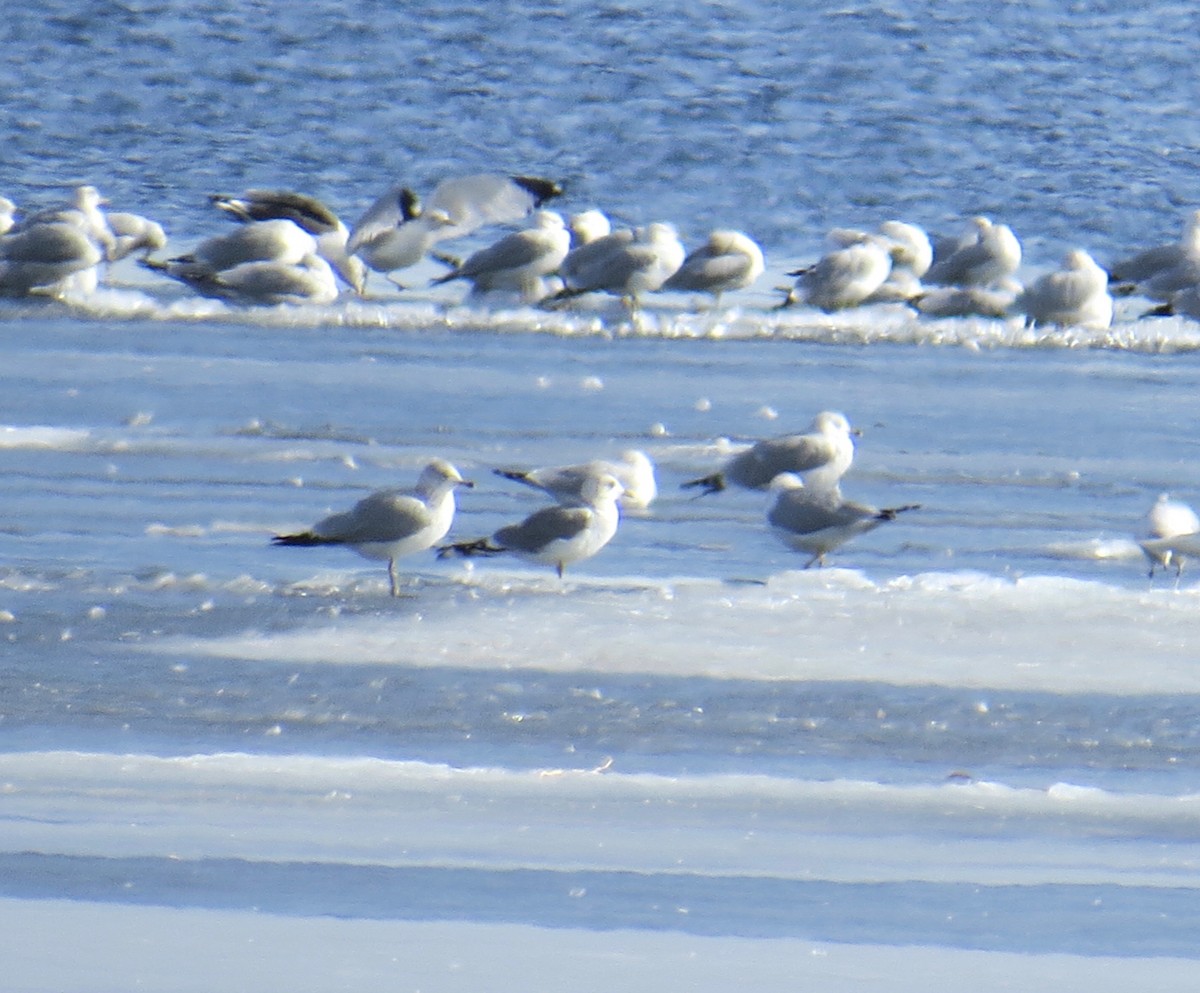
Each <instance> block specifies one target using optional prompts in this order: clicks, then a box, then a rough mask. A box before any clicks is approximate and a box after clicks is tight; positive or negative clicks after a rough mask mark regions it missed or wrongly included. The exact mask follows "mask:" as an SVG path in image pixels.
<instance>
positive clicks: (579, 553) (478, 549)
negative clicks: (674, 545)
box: [438, 473, 622, 579]
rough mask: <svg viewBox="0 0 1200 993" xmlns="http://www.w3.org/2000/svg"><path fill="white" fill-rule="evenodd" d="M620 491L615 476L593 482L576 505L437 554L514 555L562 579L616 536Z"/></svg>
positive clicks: (552, 510) (545, 510)
mask: <svg viewBox="0 0 1200 993" xmlns="http://www.w3.org/2000/svg"><path fill="white" fill-rule="evenodd" d="M621 493H622V488H621V484H620V482H619V481H618V480H617V478H616V477H615V476H612V475H609V474H608V473H601V474H600V475H598V476H589V477H588V478H587V479H586V480H585V482H584V484H583V489H582V492H581V494H580V501H579V503H578V504H575V505H572V506H563V505H561V504H555V505H554V506H551V507H543V508H542V509H541V510H538V511H535V512H534V513H533V514H530V515H529V516H528V517H526V518H525V520H523V521H521V522H520V523H519V524H510V525H508V526H506V527H502V528H500V530H499V531H497V532H495V534H493V535H492V536H491V537H490V538H477V539H476V540H475V541H464V542H460V543H458V544H454V545H445V546H443V547H442V548H439V549H438V556H439V557H442V558H444V557H446V556H447V555H455V554H457V555H465V556H470V555H499V554H501V553H502V552H512V553H513V554H514V555H517V556H519V557H520V558H523V559H525V560H526V561H529V562H535V563H537V564H539V565H552V566H554V568H555V571H556V572H557V573H558V576H559V578H560V579H561V578H562V576H563V573H564V572H565V571H566V568H567V566H568V565H571V564H572V563H575V562H579V561H581V560H583V559H587V558H591V557H592V556H593V555H595V554H596V553H597V552H598V551H600V549H602V548H603V547H604V546H605V545H607V544H608V543H609V541H611V540H612V537H613V535H615V534H616V533H617V524H618V523H619V522H620V511H619V510H618V509H617V500H618V499H619V498H620V496H621Z"/></svg>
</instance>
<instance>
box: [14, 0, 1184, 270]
mask: <svg viewBox="0 0 1200 993" xmlns="http://www.w3.org/2000/svg"><path fill="white" fill-rule="evenodd" d="M1196 18H1197V15H1196V13H1195V11H1194V10H1192V8H1191V7H1190V6H1189V5H1187V4H1165V3H1164V4H1150V5H1146V6H1143V7H1141V8H1138V9H1135V10H1131V9H1130V8H1129V6H1128V5H1126V4H1119V3H1096V4H1088V5H1086V6H1076V7H1071V8H1067V9H1063V8H1062V7H1061V6H1060V5H1058V4H1034V5H1029V4H1000V5H987V4H981V3H956V4H953V5H949V6H947V5H945V4H938V3H915V2H904V3H894V4H889V5H883V6H880V5H873V4H857V5H856V4H826V3H822V4H807V5H803V6H796V5H794V4H788V3H770V2H765V3H682V2H666V3H661V4H655V5H653V6H650V7H643V6H639V5H629V4H625V5H622V4H605V3H598V4H593V3H587V4H584V3H563V4H559V3H523V4H510V3H490V4H480V5H474V4H461V5H458V4H419V5H418V4H407V3H399V4H392V3H381V2H364V3H358V4H353V5H347V4H343V3H340V2H320V0H318V2H315V3H311V4H304V5H303V6H299V5H295V6H289V5H287V4H282V3H261V4H235V3H220V2H210V3H176V2H147V3H138V2H127V3H98V4H83V3H78V2H69V0H67V2H62V0H49V2H47V3H45V4H38V5H36V6H30V7H27V8H23V9H22V8H14V9H12V10H9V11H6V16H5V18H4V24H3V26H2V27H0V32H2V34H0V38H2V39H3V44H4V50H5V52H6V58H5V61H4V63H3V65H2V66H0V73H2V74H3V75H0V87H2V88H3V90H4V92H5V94H6V122H7V123H6V125H5V133H4V138H5V141H4V149H3V151H2V152H0V164H2V167H3V173H2V174H3V186H4V188H5V192H6V194H7V195H8V196H10V197H11V198H13V199H14V200H16V201H17V202H18V203H25V202H27V201H29V200H31V199H34V198H36V197H44V196H47V195H48V194H49V193H50V192H51V191H52V190H54V189H55V188H56V187H58V186H60V185H61V184H65V183H76V182H85V181H90V182H93V183H95V184H96V185H97V186H99V187H100V188H101V190H102V191H104V192H105V193H106V194H107V195H108V196H109V197H110V199H111V200H112V201H113V203H114V204H119V205H121V207H122V209H134V210H138V211H140V212H142V213H147V214H149V215H150V216H155V217H157V218H159V219H160V220H162V221H163V222H164V223H166V224H167V226H168V230H169V232H170V233H171V234H173V235H174V236H175V237H176V238H180V239H183V240H187V239H189V238H194V237H198V236H199V235H200V234H202V233H204V231H206V230H208V229H211V228H213V227H215V226H216V222H215V221H214V220H213V219H212V218H211V217H209V216H208V208H207V205H206V199H205V198H206V195H207V194H209V193H212V192H217V191H226V192H237V191H240V190H241V189H243V188H245V187H247V186H282V187H285V188H295V189H303V190H305V191H307V192H310V193H312V194H314V195H316V196H320V197H322V198H324V199H326V200H327V201H328V202H329V203H330V204H331V205H333V206H334V207H335V209H337V210H338V211H339V212H341V213H343V214H345V215H346V216H348V217H354V216H356V215H357V213H358V212H359V211H361V210H362V209H364V208H365V207H366V206H367V205H368V204H369V203H370V202H371V201H372V200H373V199H374V198H375V197H376V196H377V195H378V193H379V192H380V191H382V190H383V189H385V188H387V187H388V186H389V185H390V184H392V183H393V182H395V181H398V180H403V181H405V182H408V183H410V184H411V185H413V186H415V187H416V188H418V189H428V188H429V187H430V186H431V185H432V184H433V183H435V182H436V181H437V180H438V179H440V178H443V177H444V176H447V175H453V174H460V173H469V172H476V171H493V170H496V169H500V170H505V171H520V172H526V173H528V172H533V173H539V172H540V173H544V174H548V175H552V176H555V177H557V178H560V179H562V180H563V181H565V183H566V184H567V187H568V190H569V198H570V203H572V204H573V205H578V206H580V207H583V206H593V205H595V206H601V207H603V208H605V209H607V210H611V211H612V212H614V213H615V214H617V215H619V216H623V217H626V218H628V219H629V220H632V221H639V222H644V221H648V220H652V219H659V218H661V219H667V220H671V221H673V222H675V223H676V224H677V225H679V227H680V229H681V232H682V233H683V234H685V236H687V237H689V238H691V239H696V238H699V237H702V236H703V235H704V234H706V233H707V231H708V229H709V228H710V227H712V226H714V225H717V224H721V225H723V226H729V225H732V226H737V227H742V228H744V229H745V230H747V231H748V232H750V233H752V234H753V235H754V236H755V237H756V238H758V239H759V240H760V241H761V242H762V243H763V244H764V246H765V247H766V248H767V249H768V252H769V253H780V254H782V255H785V256H789V257H791V256H797V257H804V256H808V255H811V254H813V253H815V252H816V251H817V250H818V249H819V247H820V244H821V241H822V239H823V237H824V234H825V232H826V231H827V230H828V229H829V228H830V227H833V226H836V225H846V224H855V225H866V224H869V223H871V222H876V221H880V220H884V219H886V218H889V217H902V218H904V219H906V220H910V221H913V222H915V223H919V224H923V225H925V226H927V227H930V228H933V229H935V230H944V231H949V230H957V227H958V222H959V221H960V219H961V218H963V217H965V216H969V215H971V214H974V213H989V214H992V215H994V216H996V217H997V218H1000V219H1003V220H1004V221H1006V222H1007V223H1009V224H1010V225H1011V226H1012V227H1013V228H1014V230H1016V231H1017V233H1018V234H1019V235H1020V236H1021V237H1022V238H1023V239H1024V240H1025V241H1026V244H1027V249H1029V250H1031V251H1032V255H1033V261H1035V262H1040V264H1041V265H1042V266H1049V265H1051V264H1053V263H1055V262H1056V261H1057V259H1058V257H1059V256H1060V255H1061V254H1062V251H1063V250H1065V249H1066V248H1069V247H1074V246H1076V245H1079V246H1081V247H1085V248H1088V249H1089V250H1091V251H1092V252H1093V254H1095V255H1097V257H1098V258H1100V259H1101V260H1102V261H1105V260H1107V261H1111V260H1112V257H1113V254H1114V253H1118V252H1124V251H1128V250H1130V249H1132V248H1135V247H1139V246H1142V245H1146V244H1155V243H1158V242H1160V241H1162V240H1164V239H1166V238H1170V237H1173V236H1174V235H1175V234H1176V232H1177V230H1178V227H1179V218H1180V216H1181V214H1182V212H1183V211H1184V210H1185V209H1187V208H1189V207H1191V206H1192V205H1193V204H1194V185H1195V184H1194V178H1193V177H1194V174H1195V170H1196V168H1197V164H1198V163H1197V152H1196V147H1197V144H1198V143H1197V137H1198V135H1197V128H1198V127H1200V125H1197V123H1196V121H1195V117H1194V114H1192V112H1191V108H1193V107H1194V106H1195V105H1196V102H1197V99H1198V98H1200V93H1198V92H1197V88H1198V87H1200V81H1197V79H1196V78H1195V75H1194V74H1193V73H1191V72H1190V71H1189V68H1190V66H1191V64H1192V61H1193V57H1194V53H1193V51H1192V46H1191V44H1190V40H1189V39H1190V38H1191V37H1192V36H1193V35H1194V33H1195V30H1196V28H1197V22H1196Z"/></svg>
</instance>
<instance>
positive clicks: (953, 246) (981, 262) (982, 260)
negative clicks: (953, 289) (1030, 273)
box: [924, 217, 1021, 286]
mask: <svg viewBox="0 0 1200 993" xmlns="http://www.w3.org/2000/svg"><path fill="white" fill-rule="evenodd" d="M1020 265H1021V243H1020V242H1019V241H1018V240H1017V236H1016V235H1015V234H1013V232H1012V229H1011V228H1009V226H1008V225H1007V224H995V223H993V222H992V221H991V219H990V218H987V217H975V218H972V219H971V230H970V231H969V232H968V233H967V234H966V235H965V236H963V237H961V238H959V239H956V240H954V241H953V242H951V243H950V244H949V245H948V246H945V247H943V246H941V245H939V251H938V252H937V253H935V256H934V262H933V265H932V266H930V268H929V271H928V272H927V273H925V276H924V280H925V282H926V283H931V284H933V285H938V286H992V285H994V284H996V283H998V282H1000V281H1001V280H1004V279H1007V278H1009V277H1011V276H1013V275H1014V274H1015V273H1016V271H1017V269H1018V268H1019V267H1020Z"/></svg>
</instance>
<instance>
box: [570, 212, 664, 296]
mask: <svg viewBox="0 0 1200 993" xmlns="http://www.w3.org/2000/svg"><path fill="white" fill-rule="evenodd" d="M684 256H685V252H684V250H683V245H682V244H680V241H679V235H678V234H676V233H675V228H674V227H673V226H672V225H670V224H666V223H664V222H661V221H656V222H654V223H653V224H648V225H646V226H645V227H644V228H636V229H634V230H632V231H628V232H619V231H614V232H613V233H612V234H610V235H607V236H606V237H603V238H600V239H598V240H596V241H593V242H591V243H589V244H587V245H584V246H582V247H581V248H578V249H576V250H575V251H574V252H571V253H570V254H569V255H568V256H567V258H566V260H565V261H564V263H563V280H564V282H565V283H566V289H564V290H563V291H562V292H561V293H559V294H557V295H556V298H558V299H562V298H567V297H573V296H580V295H582V294H584V293H612V294H615V295H617V296H619V297H621V299H622V300H623V301H624V303H625V306H626V307H627V308H628V309H629V312H630V313H631V314H636V313H637V312H638V310H639V309H640V308H641V299H642V297H643V296H644V295H645V294H647V293H653V292H654V291H655V290H658V289H661V288H662V285H663V284H664V283H665V282H666V281H667V280H668V279H670V277H671V276H673V275H674V274H675V273H676V272H677V271H678V270H679V267H680V266H681V265H683V260H684Z"/></svg>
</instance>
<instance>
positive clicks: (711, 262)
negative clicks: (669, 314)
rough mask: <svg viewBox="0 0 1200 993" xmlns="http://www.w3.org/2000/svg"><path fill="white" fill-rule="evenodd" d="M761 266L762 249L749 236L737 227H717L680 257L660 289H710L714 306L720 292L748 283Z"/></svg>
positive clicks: (738, 288)
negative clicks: (676, 268) (698, 244)
mask: <svg viewBox="0 0 1200 993" xmlns="http://www.w3.org/2000/svg"><path fill="white" fill-rule="evenodd" d="M763 268H764V263H763V253H762V249H761V248H759V247H758V245H757V244H756V243H755V242H754V240H753V239H752V238H750V237H748V236H747V235H744V234H742V233H741V232H740V231H728V230H723V229H722V230H717V231H713V232H712V233H711V234H710V235H709V236H708V241H706V242H705V243H704V245H703V246H701V247H700V248H697V249H696V250H695V251H694V252H691V253H690V254H689V255H688V256H687V258H685V259H684V260H683V265H681V266H680V267H679V269H678V270H676V272H675V273H674V275H672V276H671V278H670V279H668V280H667V281H666V282H665V283H663V284H662V289H664V290H674V291H676V292H683V293H710V294H712V296H713V300H714V306H719V305H720V303H721V294H722V293H725V292H728V291H731V290H742V289H745V288H746V287H747V286H750V285H751V284H752V283H754V282H755V281H756V280H757V279H758V277H759V276H761V275H762V274H763Z"/></svg>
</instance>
